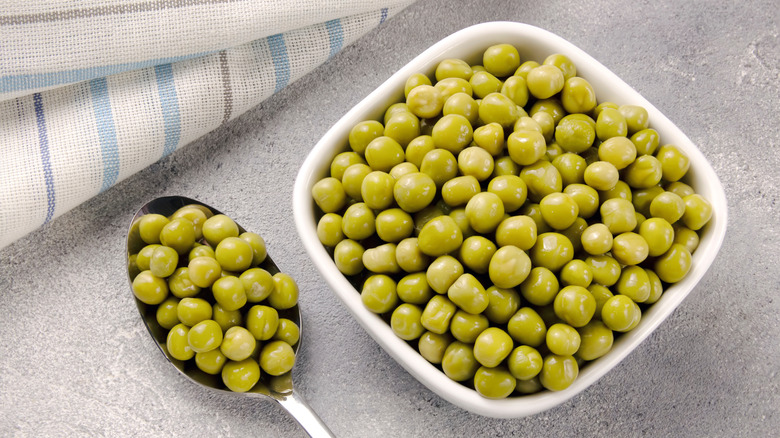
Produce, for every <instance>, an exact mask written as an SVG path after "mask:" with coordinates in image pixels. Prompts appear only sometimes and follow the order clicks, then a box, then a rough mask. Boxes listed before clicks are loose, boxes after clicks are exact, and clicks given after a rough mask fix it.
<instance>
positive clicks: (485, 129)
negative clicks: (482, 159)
mask: <svg viewBox="0 0 780 438" xmlns="http://www.w3.org/2000/svg"><path fill="white" fill-rule="evenodd" d="M473 140H474V143H475V144H476V145H477V146H479V147H481V148H482V149H484V150H486V151H488V152H489V153H490V155H492V156H494V157H496V156H498V155H500V154H501V152H502V151H503V150H504V128H503V127H502V126H501V125H500V124H498V123H495V122H493V123H487V124H485V125H482V126H480V127H478V128H476V129H474V134H473ZM408 155H409V152H408V151H407V156H408Z"/></svg>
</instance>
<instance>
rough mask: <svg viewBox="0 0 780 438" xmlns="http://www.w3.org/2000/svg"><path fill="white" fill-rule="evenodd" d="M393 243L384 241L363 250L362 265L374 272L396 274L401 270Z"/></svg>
mask: <svg viewBox="0 0 780 438" xmlns="http://www.w3.org/2000/svg"><path fill="white" fill-rule="evenodd" d="M395 248H396V245H395V244H394V243H385V244H383V245H379V246H377V247H374V248H369V249H367V250H365V251H364V252H363V266H364V267H365V268H366V269H368V270H369V271H371V272H374V273H376V274H397V273H399V272H401V268H400V267H399V266H398V261H397V260H396V257H395Z"/></svg>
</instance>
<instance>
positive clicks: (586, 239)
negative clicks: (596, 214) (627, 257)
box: [581, 223, 612, 255]
mask: <svg viewBox="0 0 780 438" xmlns="http://www.w3.org/2000/svg"><path fill="white" fill-rule="evenodd" d="M581 241H582V248H583V249H584V250H585V252H587V253H588V254H592V255H601V254H605V253H606V252H608V251H609V250H611V249H612V232H611V231H610V230H609V228H608V227H607V226H606V225H604V224H602V223H595V224H593V225H590V226H589V227H588V228H586V229H585V231H584V232H583V233H582V236H581Z"/></svg>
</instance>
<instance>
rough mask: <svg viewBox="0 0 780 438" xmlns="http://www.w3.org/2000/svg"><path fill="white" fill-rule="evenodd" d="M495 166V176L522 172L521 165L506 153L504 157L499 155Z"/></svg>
mask: <svg viewBox="0 0 780 438" xmlns="http://www.w3.org/2000/svg"><path fill="white" fill-rule="evenodd" d="M494 163H495V164H494V166H493V176H494V177H496V176H503V175H515V176H516V175H519V174H520V169H521V167H520V165H518V164H517V163H515V162H514V161H513V160H512V157H510V156H508V155H506V156H503V157H498V158H496V159H495V161H494Z"/></svg>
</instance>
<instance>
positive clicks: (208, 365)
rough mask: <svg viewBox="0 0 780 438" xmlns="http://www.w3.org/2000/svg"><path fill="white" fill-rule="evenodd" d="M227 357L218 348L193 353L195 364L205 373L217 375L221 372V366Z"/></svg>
mask: <svg viewBox="0 0 780 438" xmlns="http://www.w3.org/2000/svg"><path fill="white" fill-rule="evenodd" d="M225 362H227V358H226V357H225V355H224V354H222V352H221V351H219V349H214V350H211V351H207V352H205V353H196V354H195V365H196V366H197V367H198V369H199V370H201V371H203V372H204V373H206V374H211V375H217V374H219V373H221V372H222V367H223V366H224V365H225Z"/></svg>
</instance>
